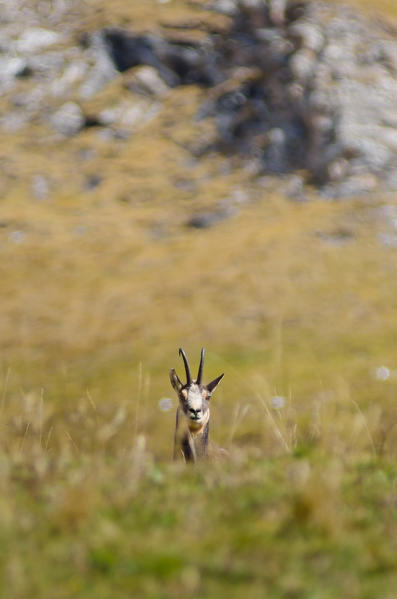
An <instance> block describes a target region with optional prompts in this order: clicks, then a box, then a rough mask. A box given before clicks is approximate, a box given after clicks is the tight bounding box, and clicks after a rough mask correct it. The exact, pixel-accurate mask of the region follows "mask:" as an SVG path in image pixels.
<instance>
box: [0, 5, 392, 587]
mask: <svg viewBox="0 0 397 599" xmlns="http://www.w3.org/2000/svg"><path fill="white" fill-rule="evenodd" d="M355 4H361V5H362V6H365V7H366V8H368V7H369V9H371V10H372V9H373V8H374V3H370V2H368V1H364V0H363V1H362V2H359V1H358V0H357V2H355ZM375 8H376V10H377V12H378V14H379V13H380V14H384V15H390V16H391V17H397V9H396V8H395V7H394V3H393V2H390V1H387V0H384V1H383V2H379V3H377V5H376V7H375ZM79 11H80V12H78V13H77V14H75V15H71V17H70V18H71V20H73V19H76V21H79V28H81V30H83V29H87V28H88V29H95V28H97V27H100V26H103V25H105V24H109V23H111V24H114V25H115V24H119V25H122V26H128V27H134V28H135V29H137V30H151V31H152V30H159V28H160V26H161V24H162V23H164V22H167V21H169V22H175V21H176V22H177V21H178V20H181V19H185V18H197V9H196V8H194V6H192V5H190V4H188V3H185V2H183V1H182V0H172V1H171V2H169V3H164V4H158V3H156V2H154V0H145V2H138V1H130V2H127V1H121V0H118V1H117V2H116V1H115V2H113V3H106V2H105V1H100V0H95V1H94V0H92V1H90V2H87V3H85V5H84V6H83V7H81V8H80V9H79ZM200 18H202V17H200ZM209 18H212V19H219V17H216V16H215V17H214V16H212V17H209ZM131 76H132V74H131V73H130V72H126V73H124V74H123V75H121V76H120V77H119V78H117V79H116V80H114V81H113V82H111V83H109V84H108V85H107V86H106V88H105V89H104V90H103V91H102V92H101V93H100V94H98V95H97V96H95V97H94V98H93V99H92V100H89V101H87V102H86V104H85V106H84V108H85V110H86V112H87V113H89V112H90V111H91V112H92V113H95V112H97V111H99V110H101V109H102V108H103V107H105V106H108V105H109V103H112V102H114V103H116V102H117V101H118V100H119V98H120V97H121V96H123V94H124V95H125V94H127V93H129V92H127V91H126V84H127V83H128V81H129V78H130V77H131ZM21 85H22V86H23V85H27V84H26V82H24V81H22V82H21ZM205 94H206V92H205V91H203V90H199V89H196V88H179V89H175V90H172V91H171V92H170V93H169V94H168V95H167V97H166V98H165V100H164V101H163V105H162V106H161V107H160V108H159V109H158V113H157V115H156V116H155V118H153V119H152V120H151V122H150V123H148V124H146V125H145V126H142V127H141V128H137V129H136V131H135V132H134V133H133V135H132V136H131V137H130V138H128V139H122V140H115V139H113V140H111V141H109V139H106V138H104V137H103V136H101V135H99V133H98V129H97V128H95V127H92V128H88V129H85V130H84V131H82V132H81V133H80V134H79V135H77V136H75V137H74V138H71V139H68V140H65V141H62V143H60V141H59V139H58V138H56V137H55V136H54V135H53V134H52V133H51V131H50V129H49V128H48V127H45V126H44V125H40V124H38V123H33V124H32V125H31V126H30V127H29V128H26V129H24V130H21V131H20V132H17V133H13V134H11V133H7V132H4V133H2V136H1V139H0V161H1V164H2V169H1V175H0V189H1V196H2V197H1V213H0V214H1V216H0V252H1V261H0V281H1V287H0V289H1V311H0V348H1V353H0V430H1V436H0V491H1V492H0V543H1V547H2V551H1V553H0V580H1V585H0V589H1V590H0V597H4V598H5V599H25V597H34V598H40V599H70V598H74V597H76V598H77V597H78V598H80V597H82V598H84V599H85V598H87V599H90V598H91V597H92V598H94V597H95V599H108V598H109V599H110V597H112V599H115V598H116V599H119V598H120V599H122V598H126V599H127V598H131V597H138V598H139V597H145V598H146V597H147V598H153V599H163V598H164V599H171V598H172V599H174V598H177V597H193V598H203V599H204V598H214V599H215V598H219V597H222V596H228V597H230V598H240V597H242V596H244V597H247V599H248V598H249V599H251V598H252V599H254V598H256V597H258V598H263V597H269V598H271V599H279V598H280V599H281V598H291V599H298V598H299V599H301V598H302V599H340V598H343V599H350V598H351V599H374V598H378V597H382V599H393V598H394V597H395V596H396V590H395V589H396V588H397V462H396V458H397V404H396V392H397V340H396V329H397V277H396V274H397V262H396V259H397V249H395V248H393V247H390V246H388V245H385V244H383V243H381V239H382V235H385V234H389V233H390V234H391V233H392V232H390V231H389V228H390V224H389V223H388V222H387V219H386V218H385V217H384V214H385V211H387V210H389V211H390V206H394V205H395V204H396V201H397V197H396V196H395V194H394V195H393V194H388V195H384V196H380V195H376V194H373V195H372V196H371V195H366V196H365V197H362V198H360V197H357V198H351V199H347V200H343V201H327V200H324V199H319V197H318V196H317V195H316V193H315V191H314V190H308V192H307V195H308V200H307V201H305V202H294V201H292V200H289V199H287V198H286V197H285V194H283V193H280V187H281V188H282V186H283V185H284V183H283V181H281V182H280V181H277V180H276V179H275V180H274V183H273V184H269V183H268V182H266V181H264V180H263V179H261V178H260V177H259V178H256V179H255V178H253V177H252V175H251V174H250V171H249V168H248V166H249V165H247V164H244V161H242V160H241V159H234V160H232V159H226V158H225V157H222V156H219V155H207V156H204V157H203V158H200V159H199V160H198V159H196V158H195V157H194V156H193V155H192V152H191V151H190V150H189V148H190V147H191V146H192V145H193V144H194V143H195V141H197V139H198V138H199V137H203V136H204V137H205V136H211V134H212V126H213V125H212V123H211V122H205V123H202V122H201V123H197V122H196V121H194V115H195V113H196V111H197V108H198V106H199V105H200V104H201V103H202V102H203V99H204V98H205ZM0 108H1V110H2V111H6V110H7V108H8V105H7V100H6V99H4V98H2V99H1V100H0ZM156 109H157V108H156ZM43 174H45V175H46V177H48V180H49V181H50V183H49V193H48V197H46V198H45V199H37V198H36V197H35V196H34V194H33V193H32V181H34V179H35V177H36V176H37V175H43ZM98 175H99V177H100V184H99V185H97V186H96V187H94V188H93V189H88V187H87V181H89V180H90V179H91V178H92V177H94V176H98ZM224 203H229V204H232V205H233V207H234V212H233V213H232V214H231V216H230V217H228V218H227V219H226V220H224V221H222V222H219V223H217V224H216V225H214V226H213V227H210V228H208V229H200V230H199V229H193V228H191V227H189V226H187V223H188V222H189V220H190V219H191V218H192V217H193V216H195V215H197V214H200V213H203V212H207V211H213V210H218V209H219V207H221V206H223V205H224ZM180 346H183V347H184V349H185V350H186V352H187V354H188V356H189V358H190V361H191V363H192V366H193V368H194V369H195V368H196V365H197V363H198V358H199V352H200V349H201V347H202V346H205V347H206V350H207V361H206V366H205V371H204V377H205V379H206V380H211V379H212V378H214V377H215V376H217V375H218V374H220V373H221V372H225V378H224V380H223V381H222V383H221V385H220V386H219V388H218V389H217V391H216V393H215V394H214V397H213V399H212V402H213V406H212V412H211V414H212V415H211V436H212V439H213V441H215V442H216V443H218V444H219V445H221V446H223V447H225V448H226V449H228V451H229V457H228V458H227V459H223V460H220V461H210V462H208V463H202V464H199V465H197V467H194V468H191V467H186V466H185V465H183V464H181V463H173V462H172V461H171V455H172V438H173V427H174V414H175V407H176V397H174V392H173V390H172V389H171V386H170V383H169V379H168V372H169V370H170V368H172V367H176V368H177V371H178V372H180V373H182V372H183V368H182V364H181V360H180V358H179V357H178V348H179V347H180ZM280 397H281V398H283V400H281V404H280V400H278V399H275V398H280ZM163 398H171V399H172V402H173V407H172V409H171V410H169V411H162V410H161V409H160V408H161V405H162V404H159V402H160V400H161V399H163ZM280 405H281V407H277V406H280Z"/></svg>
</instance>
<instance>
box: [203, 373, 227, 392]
mask: <svg viewBox="0 0 397 599" xmlns="http://www.w3.org/2000/svg"><path fill="white" fill-rule="evenodd" d="M223 377H224V374H221V375H220V376H218V377H216V379H214V380H213V381H211V382H210V383H208V385H206V387H205V388H206V389H207V391H208V393H209V395H211V394H212V393H213V392H214V391H215V389H216V388H217V386H218V385H219V383H220V382H221V380H222V379H223Z"/></svg>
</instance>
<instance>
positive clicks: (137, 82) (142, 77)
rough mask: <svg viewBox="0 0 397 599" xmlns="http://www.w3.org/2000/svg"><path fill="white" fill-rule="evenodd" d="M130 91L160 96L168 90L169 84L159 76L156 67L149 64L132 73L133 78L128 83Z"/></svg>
mask: <svg viewBox="0 0 397 599" xmlns="http://www.w3.org/2000/svg"><path fill="white" fill-rule="evenodd" d="M129 88H130V89H131V91H135V92H140V93H145V94H148V95H150V96H155V97H157V98H161V97H163V96H165V95H166V94H167V93H168V91H169V86H168V85H167V84H166V83H165V81H164V79H162V78H161V77H160V75H159V74H158V71H157V69H155V68H154V67H150V66H144V67H139V68H137V69H136V71H135V73H134V79H133V81H132V82H131V84H130V85H129Z"/></svg>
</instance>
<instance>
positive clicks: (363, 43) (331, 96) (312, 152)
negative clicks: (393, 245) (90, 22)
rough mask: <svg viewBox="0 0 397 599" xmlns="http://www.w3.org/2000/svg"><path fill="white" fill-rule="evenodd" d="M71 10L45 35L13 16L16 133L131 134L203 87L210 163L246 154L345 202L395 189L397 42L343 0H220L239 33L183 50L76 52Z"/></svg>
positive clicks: (123, 34)
mask: <svg viewBox="0 0 397 599" xmlns="http://www.w3.org/2000/svg"><path fill="white" fill-rule="evenodd" d="M70 2H72V0H70ZM67 5H68V2H54V12H53V14H54V15H55V16H54V17H53V18H52V21H51V19H49V20H48V19H47V21H46V23H45V25H46V26H45V27H44V26H43V24H42V23H41V21H40V19H39V18H38V17H37V15H35V13H34V11H33V10H32V9H31V8H29V3H26V2H23V1H22V0H18V1H16V2H15V3H11V2H10V3H6V4H5V10H4V12H3V15H2V17H1V19H2V21H1V27H0V44H1V48H2V55H1V60H0V63H1V64H0V66H1V73H0V96H3V97H7V98H9V109H8V110H7V112H6V113H3V114H2V115H1V116H0V127H3V128H4V129H5V130H7V131H8V132H10V131H11V132H12V131H14V130H17V129H20V128H23V127H24V126H26V125H27V124H29V122H31V121H32V120H34V121H35V122H37V121H38V120H39V121H40V122H41V123H44V124H45V125H48V126H49V127H50V128H51V129H52V131H53V132H54V134H56V135H60V136H63V137H70V136H73V135H78V134H79V132H80V131H81V130H82V129H83V128H84V127H86V126H92V125H95V126H99V127H103V128H104V129H106V130H108V132H109V133H110V134H112V132H113V133H114V135H117V136H119V137H120V136H125V135H128V134H129V132H130V131H131V130H132V129H133V128H134V127H136V126H138V125H139V126H144V124H145V123H146V122H147V121H148V120H150V119H151V118H153V116H154V115H155V114H157V112H158V110H160V109H161V101H162V98H163V97H164V96H165V95H167V94H168V93H169V90H170V89H172V88H173V87H176V86H179V85H199V86H202V87H205V88H207V89H208V93H207V98H206V101H205V102H204V103H203V105H202V107H201V109H200V111H199V113H198V114H197V118H198V119H199V120H200V119H205V118H209V117H210V118H212V119H213V120H214V123H215V129H216V133H215V135H214V136H213V138H212V139H211V140H207V142H208V143H207V144H206V145H205V146H204V147H203V146H200V148H199V151H200V152H205V151H208V150H211V151H213V150H216V151H219V152H224V153H225V154H228V155H233V154H234V155H237V156H240V157H241V160H242V161H243V162H244V163H246V164H249V168H250V171H251V172H253V173H260V174H261V175H263V174H266V173H271V174H273V175H274V174H276V175H277V174H285V173H299V176H301V177H303V178H304V179H305V180H306V181H307V182H310V183H312V184H315V185H316V186H318V187H319V188H320V190H321V193H324V194H326V195H328V196H332V197H341V196H347V195H352V194H357V193H363V192H366V191H369V190H371V189H375V188H378V187H383V188H386V189H387V188H392V189H395V188H396V186H397V181H396V175H395V167H396V161H397V104H396V101H395V99H396V97H397V34H396V31H395V30H394V29H393V28H392V27H391V26H389V25H387V24H386V23H384V22H381V21H374V20H370V19H368V18H367V17H365V16H363V15H362V14H361V13H359V12H358V11H357V10H356V9H353V8H351V7H347V6H345V5H341V4H337V3H334V2H325V1H319V0H303V1H295V0H289V1H288V0H214V1H213V2H210V3H209V4H208V5H207V8H211V9H212V10H215V11H218V12H222V13H223V14H225V15H227V19H228V24H227V25H226V26H225V27H223V28H222V29H219V28H218V29H217V30H216V31H215V30H210V31H209V32H208V35H207V37H206V38H205V39H204V40H202V41H197V38H194V37H193V36H190V35H189V31H187V32H186V35H185V36H181V35H179V37H178V39H176V38H175V37H174V38H172V37H171V36H170V35H168V37H167V36H164V37H161V36H160V35H148V34H141V33H131V32H129V31H125V30H123V29H120V28H105V29H103V30H101V31H96V32H87V34H85V35H83V36H80V38H79V40H78V41H77V38H76V37H75V36H73V35H72V32H71V31H68V29H67V28H66V29H65V28H61V27H58V24H59V23H61V22H62V19H63V18H65V14H66V13H65V11H66V9H67ZM65 7H66V8H65ZM18 10H19V11H20V14H25V13H26V15H25V17H24V19H22V17H21V18H19V19H18V17H17V16H16V15H17V13H18ZM15 11H17V12H15ZM21 11H22V12H21ZM23 11H25V13H23ZM26 11H27V12H26ZM29 11H30V12H29ZM57 11H58V12H57ZM62 11H64V12H62ZM14 13H15V14H14ZM58 13H59V14H58ZM18 14H19V13H18ZM57 19H58V21H59V23H58V21H57ZM26 23H29V26H28V27H27V26H26ZM51 24H52V25H53V29H51V28H50V27H49V25H51ZM60 31H61V33H60ZM179 34H180V31H179ZM142 65H143V67H142ZM138 66H140V70H139V71H137V72H136V76H135V77H134V78H133V79H131V81H130V82H129V84H128V89H129V90H130V92H132V93H131V94H130V99H129V97H128V96H123V98H120V103H119V104H118V105H112V106H109V107H108V108H105V109H102V111H101V112H100V113H99V114H97V115H92V114H89V115H87V114H86V111H85V107H84V103H85V102H86V101H87V100H89V99H90V98H92V97H93V96H95V95H96V94H97V93H98V92H99V91H100V90H102V89H103V87H104V86H106V85H107V84H108V83H109V82H110V81H111V80H113V79H115V78H116V77H118V76H119V73H121V72H124V71H126V70H128V69H134V68H136V67H138ZM21 80H23V82H24V87H23V92H22V91H21V87H20V86H21ZM27 80H28V81H29V82H30V85H29V86H27V85H26V81H27ZM109 138H110V137H109Z"/></svg>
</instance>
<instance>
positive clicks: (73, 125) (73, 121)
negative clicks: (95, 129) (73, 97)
mask: <svg viewBox="0 0 397 599" xmlns="http://www.w3.org/2000/svg"><path fill="white" fill-rule="evenodd" d="M50 121H51V124H52V126H53V127H54V129H56V130H57V131H58V132H59V133H61V134H62V135H64V136H65V137H72V136H73V135H76V133H78V132H79V131H81V129H82V128H83V127H84V125H85V123H86V118H85V116H84V113H83V111H82V109H81V108H80V106H79V105H78V104H76V103H75V102H66V103H65V104H63V105H62V106H61V107H60V108H59V109H58V110H57V112H55V113H54V114H53V115H52V117H51V119H50Z"/></svg>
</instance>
